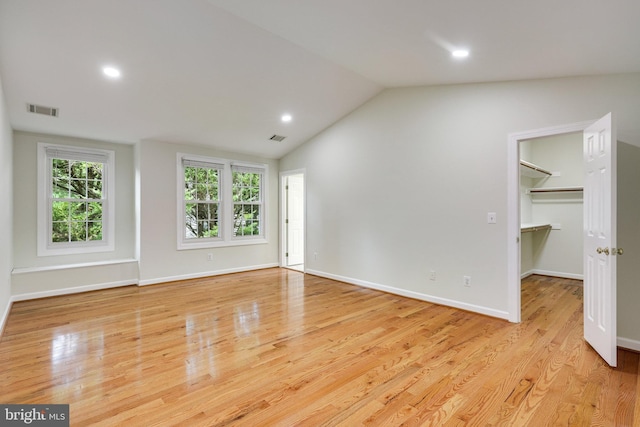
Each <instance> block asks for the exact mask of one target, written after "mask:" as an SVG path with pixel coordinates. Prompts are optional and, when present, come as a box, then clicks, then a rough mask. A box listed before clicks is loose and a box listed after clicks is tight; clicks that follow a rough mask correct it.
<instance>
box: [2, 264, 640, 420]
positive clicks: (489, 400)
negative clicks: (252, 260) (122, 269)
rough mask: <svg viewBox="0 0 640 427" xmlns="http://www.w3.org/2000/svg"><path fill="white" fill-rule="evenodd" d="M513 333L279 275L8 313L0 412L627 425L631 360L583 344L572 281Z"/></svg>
mask: <svg viewBox="0 0 640 427" xmlns="http://www.w3.org/2000/svg"><path fill="white" fill-rule="evenodd" d="M522 307H523V313H522V314H523V316H522V317H523V319H524V320H523V322H522V323H520V324H511V323H508V322H506V321H503V320H498V319H493V318H489V317H485V316H481V315H477V314H472V313H468V312H464V311H460V310H455V309H451V308H447V307H442V306H437V305H433V304H429V303H425V302H420V301H415V300H411V299H406V298H402V297H398V296H394V295H389V294H385V293H381V292H376V291H373V290H368V289H362V288H358V287H356V286H351V285H347V284H344V283H340V282H335V281H332V280H327V279H322V278H318V277H314V276H310V275H304V274H302V273H299V272H297V271H292V270H286V269H269V270H261V271H255V272H250V273H241V274H234V275H228V276H219V277H215V278H209V279H202V280H190V281H184V282H175V283H171V284H166V285H154V286H148V287H143V288H138V287H125V288H118V289H110V290H104V291H96V292H90V293H85V294H76V295H71V296H64V297H54V298H47V299H41V300H33V301H23V302H18V303H15V304H14V305H13V308H12V310H11V313H10V315H9V319H8V323H7V326H6V329H5V332H4V335H3V336H2V339H1V341H0V369H1V373H0V403H23V404H24V403H70V404H71V425H73V426H76V425H77V426H81V425H94V424H97V425H108V426H115V425H118V426H122V425H126V426H152V425H186V426H198V425H203V426H204V425H206V426H213V425H247V426H267V425H281V426H293V425H308V426H321V425H329V426H334V425H344V426H356V425H388V426H397V425H427V426H463V425H464V426H467V425H469V426H473V425H483V426H484V425H505V426H523V425H532V426H545V425H572V426H583V425H585V426H588V425H599V426H600V425H601V426H614V425H617V426H638V425H640V404H639V403H638V400H639V399H638V394H639V392H640V382H639V379H638V378H639V377H638V369H639V364H640V362H639V355H638V354H636V353H632V352H627V351H619V354H618V357H619V367H618V368H616V369H611V368H609V367H608V366H606V365H605V364H604V363H603V362H602V360H601V359H600V358H599V357H598V356H597V355H596V354H595V353H594V352H593V351H592V350H591V348H590V347H589V346H588V345H587V344H585V342H584V341H583V339H582V288H581V285H580V282H576V281H572V280H559V279H550V278H545V277H541V276H532V277H531V278H530V279H527V280H526V281H525V282H524V283H523V291H522Z"/></svg>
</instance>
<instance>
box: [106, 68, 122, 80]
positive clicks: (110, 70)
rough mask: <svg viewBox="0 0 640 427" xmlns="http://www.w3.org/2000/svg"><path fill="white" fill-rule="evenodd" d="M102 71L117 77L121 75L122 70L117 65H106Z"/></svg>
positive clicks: (108, 75) (111, 76)
mask: <svg viewBox="0 0 640 427" xmlns="http://www.w3.org/2000/svg"><path fill="white" fill-rule="evenodd" d="M102 72H103V73H104V75H105V76H107V77H109V78H112V79H117V78H118V77H120V70H118V69H117V68H115V67H104V68H102Z"/></svg>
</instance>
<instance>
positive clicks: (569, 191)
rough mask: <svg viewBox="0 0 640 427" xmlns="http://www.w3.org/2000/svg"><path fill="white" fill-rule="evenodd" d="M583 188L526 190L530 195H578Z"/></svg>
mask: <svg viewBox="0 0 640 427" xmlns="http://www.w3.org/2000/svg"><path fill="white" fill-rule="evenodd" d="M582 190H583V187H544V188H543V187H539V188H530V189H529V190H528V192H529V193H531V194H542V193H579V192H582Z"/></svg>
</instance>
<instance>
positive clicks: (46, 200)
mask: <svg viewBox="0 0 640 427" xmlns="http://www.w3.org/2000/svg"><path fill="white" fill-rule="evenodd" d="M53 158H65V159H68V160H79V161H92V162H100V163H103V164H104V170H103V171H102V176H103V183H102V185H103V187H102V193H103V200H104V202H103V206H102V240H100V241H89V242H86V241H83V242H56V243H54V242H52V234H51V233H52V211H51V204H52V199H53V197H52V195H53V189H52V179H51V178H52V169H51V168H52V166H51V163H52V162H51V159H53ZM37 163H38V203H37V217H38V224H37V235H38V248H37V255H38V256H55V255H74V254H84V253H96V252H113V251H114V250H115V152H114V151H111V150H98V149H91V148H85V147H78V146H69V145H58V144H49V143H42V142H41V143H38V162H37Z"/></svg>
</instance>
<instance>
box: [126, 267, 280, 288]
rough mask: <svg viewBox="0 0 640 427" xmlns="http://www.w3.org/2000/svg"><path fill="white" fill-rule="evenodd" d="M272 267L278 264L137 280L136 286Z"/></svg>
mask: <svg viewBox="0 0 640 427" xmlns="http://www.w3.org/2000/svg"><path fill="white" fill-rule="evenodd" d="M273 267H279V264H278V263H277V262H276V263H272V264H262V265H251V266H247V267H238V268H228V269H225V270H214V271H203V272H200V273H193V274H182V275H179V276H169V277H159V278H156V279H145V280H139V281H138V286H148V285H157V284H158V283H167V282H176V281H178V280H189V279H200V278H202V277H210V276H221V275H223V274H231V273H242V272H245V271H253V270H263V269H265V268H273Z"/></svg>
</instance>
